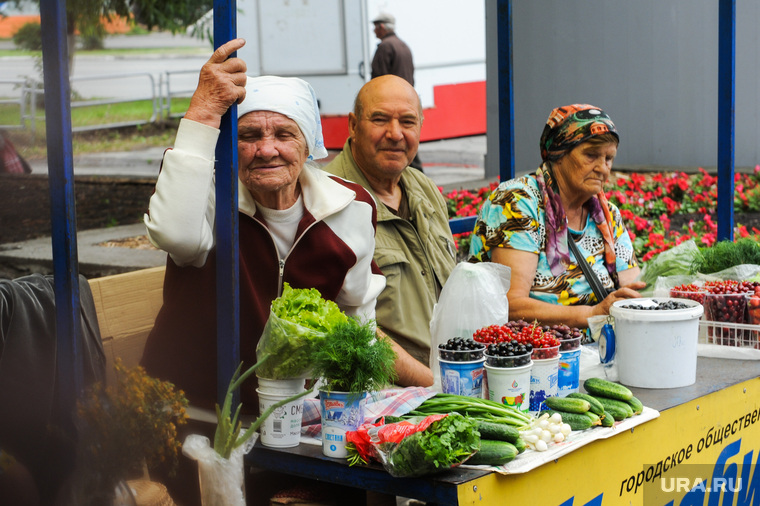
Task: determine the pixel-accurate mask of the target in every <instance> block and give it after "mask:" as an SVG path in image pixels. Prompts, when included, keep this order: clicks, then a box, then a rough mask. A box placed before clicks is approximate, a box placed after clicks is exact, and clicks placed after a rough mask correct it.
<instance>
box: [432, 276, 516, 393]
mask: <svg viewBox="0 0 760 506" xmlns="http://www.w3.org/2000/svg"><path fill="white" fill-rule="evenodd" d="M511 272H512V271H511V269H510V268H509V267H507V266H506V265H502V264H498V263H491V262H482V263H475V264H473V263H468V262H460V263H459V264H457V266H456V267H454V270H453V271H452V272H451V276H449V279H448V280H447V281H446V284H445V285H444V287H443V290H441V296H440V297H439V298H438V303H437V304H436V305H435V307H434V308H433V319H432V320H431V321H430V335H431V336H432V343H431V348H430V369H431V370H432V371H433V378H434V379H435V381H434V383H433V386H432V388H433V389H434V390H437V391H439V392H440V391H441V369H440V367H439V366H438V345H439V344H441V343H445V342H446V341H448V340H449V339H450V338H452V337H467V338H472V334H473V333H474V332H475V331H476V330H478V329H479V328H482V327H485V326H488V325H493V324H497V325H502V324H504V323H506V322H508V321H509V303H508V302H507V291H509V280H510V276H511Z"/></svg>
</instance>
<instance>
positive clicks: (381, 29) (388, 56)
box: [372, 12, 422, 171]
mask: <svg viewBox="0 0 760 506" xmlns="http://www.w3.org/2000/svg"><path fill="white" fill-rule="evenodd" d="M372 23H374V25H375V35H376V36H377V38H378V39H380V44H378V45H377V49H376V50H375V56H374V57H373V58H372V79H374V78H376V77H380V76H384V75H386V74H392V75H394V76H399V77H400V78H402V79H404V80H406V81H407V82H408V83H409V84H411V85H412V86H414V61H413V59H412V51H411V50H410V49H409V46H407V45H406V43H405V42H404V41H403V40H401V39H399V38H398V37H397V36H396V32H395V29H396V18H395V17H394V16H393V15H392V14H387V13H383V12H381V13H380V14H378V16H377V17H376V18H375V19H374V20H373V21H372ZM409 165H411V166H412V167H414V168H415V169H417V170H420V171H421V170H422V162H421V161H420V158H419V155H416V154H415V155H414V159H413V160H412V162H411V163H410V164H409Z"/></svg>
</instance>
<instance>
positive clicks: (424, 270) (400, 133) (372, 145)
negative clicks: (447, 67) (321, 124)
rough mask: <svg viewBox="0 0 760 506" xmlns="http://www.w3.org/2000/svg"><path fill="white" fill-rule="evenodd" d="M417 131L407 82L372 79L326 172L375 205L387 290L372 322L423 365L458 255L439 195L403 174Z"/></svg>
mask: <svg viewBox="0 0 760 506" xmlns="http://www.w3.org/2000/svg"><path fill="white" fill-rule="evenodd" d="M421 127H422V107H421V105H420V100H419V97H418V96H417V93H416V92H415V91H414V88H413V87H412V86H411V85H410V84H409V83H408V82H406V81H405V80H404V79H402V78H400V77H397V76H392V75H386V76H382V77H378V78H375V79H372V80H371V81H370V82H368V83H367V84H365V85H364V86H363V87H362V89H361V90H360V91H359V94H358V95H357V97H356V101H355V103H354V111H353V112H352V113H350V114H349V116H348V129H349V138H348V140H347V141H346V144H345V146H344V147H343V151H342V152H341V153H340V154H339V155H338V156H337V157H336V158H335V159H334V160H333V161H332V162H330V163H329V164H328V165H327V166H326V167H325V170H326V171H328V172H331V173H332V174H335V175H337V176H341V177H343V178H346V179H348V180H350V181H355V182H357V183H359V184H361V185H362V186H363V187H364V188H366V189H367V190H368V191H369V192H370V194H372V196H373V197H374V198H375V199H376V200H377V201H378V209H377V234H376V237H375V240H376V246H375V261H376V262H377V264H378V266H379V267H380V269H381V270H382V271H383V274H385V277H386V287H385V289H384V290H383V292H382V293H381V294H380V297H379V298H378V302H377V323H378V326H380V328H382V329H383V330H384V331H385V332H386V333H387V334H388V335H390V336H391V337H392V338H393V339H394V340H395V341H397V342H398V343H399V344H400V345H401V346H402V347H403V348H404V349H405V350H406V351H408V352H409V354H410V355H412V356H413V357H414V358H416V359H417V360H419V361H420V362H421V363H423V364H426V365H427V364H428V363H429V356H430V344H431V336H430V319H431V317H432V314H433V306H434V305H435V303H436V301H437V300H438V296H439V294H440V291H441V288H442V287H443V284H444V283H445V282H446V279H447V278H448V277H449V274H451V271H452V270H453V269H454V266H455V265H456V253H455V249H454V239H453V237H452V235H451V229H450V228H449V223H448V213H447V210H446V203H445V201H444V199H443V196H442V195H441V192H440V191H439V190H438V188H437V187H436V185H435V183H433V181H432V180H430V178H428V177H427V176H425V175H424V174H422V173H421V172H419V171H416V170H407V166H408V165H409V162H410V161H411V160H412V159H413V158H414V155H415V153H416V152H417V147H418V146H419V141H420V130H421ZM430 380H431V381H432V374H431V376H430Z"/></svg>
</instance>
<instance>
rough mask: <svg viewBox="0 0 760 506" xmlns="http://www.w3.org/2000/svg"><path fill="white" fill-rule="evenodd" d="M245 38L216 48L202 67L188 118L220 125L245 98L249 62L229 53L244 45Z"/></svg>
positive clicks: (215, 126)
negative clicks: (224, 116)
mask: <svg viewBox="0 0 760 506" xmlns="http://www.w3.org/2000/svg"><path fill="white" fill-rule="evenodd" d="M244 45H245V40H243V39H233V40H231V41H229V42H227V43H226V44H223V45H221V46H219V47H218V48H217V50H216V51H214V54H213V55H211V58H209V60H208V61H207V62H206V63H205V64H204V65H203V67H202V68H201V73H200V76H199V78H198V87H197V88H196V89H195V92H194V93H193V97H192V98H191V99H190V106H189V107H188V109H187V113H186V114H185V118H187V119H190V120H193V121H197V122H199V123H203V124H206V125H209V126H212V127H214V128H219V125H220V124H221V119H222V115H224V113H225V112H227V109H229V108H230V106H231V105H232V104H234V103H238V104H239V103H240V102H242V101H243V99H244V98H245V83H246V80H247V77H246V74H245V72H246V65H245V62H244V61H243V60H241V59H240V58H229V56H230V55H231V54H232V53H234V52H235V51H237V50H238V49H240V48H241V47H243V46H244Z"/></svg>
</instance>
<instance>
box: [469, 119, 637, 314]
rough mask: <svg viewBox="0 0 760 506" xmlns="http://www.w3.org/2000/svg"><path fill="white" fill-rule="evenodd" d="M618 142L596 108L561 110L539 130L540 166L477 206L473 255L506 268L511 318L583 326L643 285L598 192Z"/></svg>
mask: <svg viewBox="0 0 760 506" xmlns="http://www.w3.org/2000/svg"><path fill="white" fill-rule="evenodd" d="M618 142H619V137H618V133H617V130H616V129H615V125H614V124H613V123H612V120H611V119H610V117H609V116H608V115H607V114H605V113H604V111H602V110H601V109H599V108H598V107H594V106H592V105H588V104H573V105H567V106H564V107H558V108H556V109H554V110H553V111H552V112H551V114H550V115H549V119H548V121H547V123H546V126H545V127H544V131H543V133H542V135H541V141H540V144H541V158H542V160H543V163H542V165H541V166H540V167H539V168H538V169H537V170H536V172H535V173H533V174H530V175H528V176H525V177H521V178H516V179H512V180H509V181H505V182H503V183H501V184H500V185H499V187H498V188H496V190H495V191H494V192H493V193H492V194H491V196H490V197H489V199H488V200H487V201H485V202H484V203H483V206H482V207H481V209H480V212H479V214H478V220H477V222H476V224H475V230H474V233H473V238H472V243H471V245H470V261H472V262H476V261H483V262H486V261H492V262H498V263H501V264H504V265H507V266H509V267H510V268H511V271H512V273H511V276H512V278H511V283H510V289H509V292H508V294H507V295H508V300H509V317H510V319H511V320H516V319H524V320H527V321H532V320H538V321H540V322H541V323H543V324H546V325H552V324H559V323H564V324H566V325H570V326H574V327H579V328H584V327H587V326H588V318H589V317H590V316H595V315H602V314H608V313H609V308H610V306H611V305H612V303H613V302H615V301H616V300H619V299H626V298H633V297H639V296H640V295H639V293H638V292H637V291H636V290H638V289H641V288H643V287H644V283H642V282H639V281H635V279H636V277H637V276H638V275H639V272H640V269H639V267H638V264H637V262H636V257H635V255H634V252H633V245H632V244H631V239H630V237H629V235H628V231H627V230H626V227H625V224H624V223H623V220H622V218H621V217H620V211H619V210H618V209H617V207H615V206H614V205H613V204H610V203H609V202H607V199H606V198H605V196H604V190H603V186H604V183H605V182H606V181H607V178H608V177H609V175H610V171H611V169H612V161H613V160H614V159H615V155H616V154H617V147H618ZM570 241H572V243H570ZM573 246H577V250H576V251H577V252H578V253H579V254H580V256H581V257H582V258H577V257H576V254H574V252H573V249H576V248H574V247H573ZM580 262H586V263H587V264H586V266H590V267H591V269H592V270H593V273H594V274H595V276H593V278H595V279H591V280H589V279H588V278H587V276H585V275H584V273H583V270H582V267H583V268H585V267H586V266H581V264H580ZM594 284H596V288H597V290H596V291H597V292H599V293H600V294H601V295H600V297H597V295H595V293H594V289H593V288H592V286H593V285H594Z"/></svg>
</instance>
